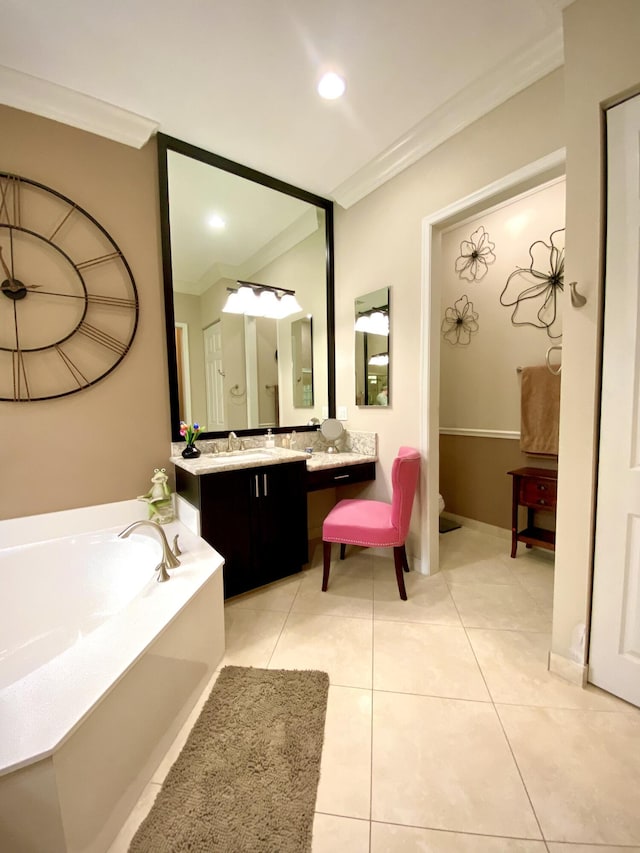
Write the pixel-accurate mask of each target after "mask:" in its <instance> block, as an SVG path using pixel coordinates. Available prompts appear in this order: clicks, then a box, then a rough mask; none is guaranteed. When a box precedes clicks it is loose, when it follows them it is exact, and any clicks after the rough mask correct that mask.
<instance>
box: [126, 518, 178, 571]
mask: <svg viewBox="0 0 640 853" xmlns="http://www.w3.org/2000/svg"><path fill="white" fill-rule="evenodd" d="M138 527H151V528H152V529H153V530H155V531H157V533H158V535H159V536H160V544H161V545H162V560H160V562H159V563H158V565H157V566H156V568H155V571H156V572H158V583H162V582H163V581H168V580H169V572H168V571H167V569H175V568H176V567H177V566H179V565H180V560H179V559H178V558H177V557H176V556H175V555H174V554H172V553H171V548H169V543H168V542H167V537H166V536H165V535H164V530H163V529H162V528H161V527H160V525H159V524H158V523H157V521H134V522H133V524H130V525H129V526H128V527H125V529H124V530H123V531H122V532H121V533H118V538H119V539H126V538H127V537H128V536H130V535H131V534H132V533H133V531H134V530H136V529H137V528H138Z"/></svg>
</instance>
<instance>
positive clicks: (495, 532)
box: [442, 512, 511, 541]
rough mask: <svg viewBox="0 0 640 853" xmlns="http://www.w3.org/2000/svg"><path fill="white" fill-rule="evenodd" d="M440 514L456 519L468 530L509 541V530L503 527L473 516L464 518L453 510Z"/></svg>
mask: <svg viewBox="0 0 640 853" xmlns="http://www.w3.org/2000/svg"><path fill="white" fill-rule="evenodd" d="M442 516H443V518H450V519H451V520H452V521H457V522H458V524H460V525H462V527H468V528H469V529H470V530H477V531H479V532H480V533H486V534H487V535H488V536H496V537H497V538H498V539H507V540H508V541H511V530H506V529H505V528H504V527H496V526H495V525H493V524H487V523H486V522H484V521H477V520H476V519H475V518H465V517H464V515H456V514H455V513H453V512H443V513H442Z"/></svg>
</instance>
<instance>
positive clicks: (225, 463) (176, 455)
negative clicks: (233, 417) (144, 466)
mask: <svg viewBox="0 0 640 853" xmlns="http://www.w3.org/2000/svg"><path fill="white" fill-rule="evenodd" d="M283 438H286V439H287V442H286V443H287V444H288V443H290V440H291V438H292V435H289V436H281V435H278V436H275V440H276V446H275V447H265V446H264V439H265V436H264V435H262V434H260V435H256V436H243V437H242V438H241V439H240V441H241V442H242V443H243V444H244V445H245V446H246V449H245V450H236V451H233V452H228V451H225V450H222V449H221V446H222V447H225V446H226V445H227V439H210V440H209V439H206V440H204V441H201V442H200V441H199V442H198V449H199V450H200V451H201V455H200V456H199V457H198V458H197V459H184V458H183V457H182V456H181V455H180V451H181V450H182V448H183V447H184V444H183V443H182V442H177V443H174V444H172V445H171V456H170V460H169V461H170V462H172V463H173V464H174V465H176V466H177V467H178V468H182V469H183V470H185V471H189V473H191V474H196V475H198V474H215V473H217V472H218V471H235V470H238V469H240V468H262V467H264V466H266V465H280V464H283V463H286V462H296V461H300V460H304V461H305V462H306V463H307V470H308V471H320V470H322V469H324V468H342V467H344V466H345V465H358V464H360V463H362V462H377V461H378V452H377V450H378V442H377V436H376V434H375V433H369V432H354V431H345V433H344V437H343V438H342V439H341V441H339V442H338V447H339V451H338V452H337V453H327V450H326V448H327V443H326V442H325V441H324V440H323V439H322V437H321V436H320V433H319V432H317V431H315V432H305V433H299V434H298V436H297V445H298V446H297V447H296V448H295V449H289V448H288V447H282V446H281V443H282V442H283ZM303 441H304V442H307V443H308V444H305V447H309V448H311V449H312V452H311V453H307V451H306V450H305V449H302V448H301V447H300V444H301V442H303Z"/></svg>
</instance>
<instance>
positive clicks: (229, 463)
mask: <svg viewBox="0 0 640 853" xmlns="http://www.w3.org/2000/svg"><path fill="white" fill-rule="evenodd" d="M372 438H373V444H372V445H371V446H370V447H364V448H363V449H365V450H367V449H368V450H370V451H371V452H369V453H363V452H358V451H346V452H341V453H327V452H324V451H322V450H319V451H317V452H314V453H312V454H309V453H306V452H304V451H301V450H296V449H290V448H283V447H274V448H265V447H259V446H258V447H252V448H250V449H247V450H238V451H236V452H224V451H223V452H217V453H203V454H202V455H201V456H200V457H198V458H197V459H183V458H182V457H181V456H180V455H172V457H171V462H172V463H173V464H174V465H175V474H176V493H177V494H178V495H179V496H180V497H181V498H182V499H183V500H185V501H187V502H188V504H190V505H191V507H193V508H194V509H195V510H196V513H197V516H196V517H197V518H198V520H199V530H198V533H199V535H200V536H202V538H203V539H205V540H206V541H207V542H208V543H209V544H210V545H212V547H214V548H215V549H216V551H218V553H220V554H221V555H222V556H223V557H224V560H225V564H224V596H225V598H230V597H232V596H235V595H239V594H240V593H243V592H247V591H248V590H251V589H255V588H256V587H260V586H264V585H265V584H267V583H271V582H272V581H274V580H278V579H280V578H283V577H286V576H287V575H291V574H295V573H296V572H299V571H300V570H301V569H302V567H303V566H304V565H305V563H307V562H308V521H307V493H308V492H317V491H319V490H321V489H330V488H336V487H342V486H346V485H349V484H352V483H364V482H366V481H369V480H374V479H375V464H376V458H377V456H376V451H375V436H372ZM179 446H180V445H178V447H179ZM175 447H176V445H173V446H172V453H173V452H174V450H175Z"/></svg>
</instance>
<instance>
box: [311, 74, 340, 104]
mask: <svg viewBox="0 0 640 853" xmlns="http://www.w3.org/2000/svg"><path fill="white" fill-rule="evenodd" d="M345 88H346V84H345V82H344V78H343V77H341V76H340V75H339V74H336V73H335V71H327V73H326V74H323V75H322V78H321V80H320V82H319V83H318V94H319V95H320V97H321V98H325V99H326V100H327V101H333V100H335V99H336V98H339V97H340V96H341V95H342V94H344V90H345Z"/></svg>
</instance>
